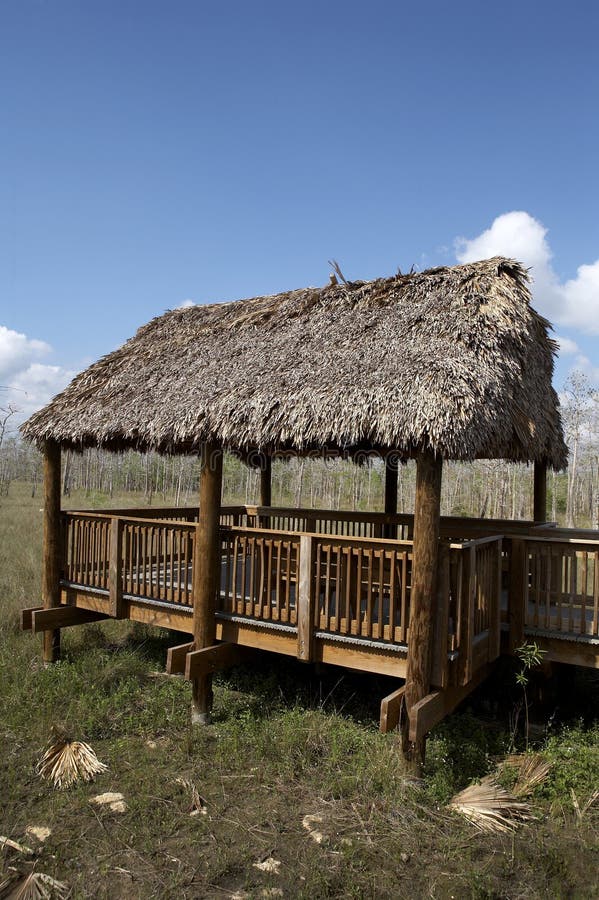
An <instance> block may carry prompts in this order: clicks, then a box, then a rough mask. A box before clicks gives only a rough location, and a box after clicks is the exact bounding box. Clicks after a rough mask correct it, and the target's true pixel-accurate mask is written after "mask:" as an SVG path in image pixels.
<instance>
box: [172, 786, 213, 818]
mask: <svg viewBox="0 0 599 900" xmlns="http://www.w3.org/2000/svg"><path fill="white" fill-rule="evenodd" d="M175 784H180V785H181V787H183V788H185V790H187V791H189V792H190V794H191V803H190V805H189V815H190V816H197V815H201V816H205V815H207V813H208V806H207V804H206V801H205V800H204V798H203V797H201V796H200V793H199V791H198V789H197V787H196V786H195V784H194V783H193V781H191V779H189V778H175Z"/></svg>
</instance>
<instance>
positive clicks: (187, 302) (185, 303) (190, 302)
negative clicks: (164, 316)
mask: <svg viewBox="0 0 599 900" xmlns="http://www.w3.org/2000/svg"><path fill="white" fill-rule="evenodd" d="M195 305H196V302H195V300H184V301H183V303H180V304H179V306H178V307H177V309H187V308H188V307H189V306H195Z"/></svg>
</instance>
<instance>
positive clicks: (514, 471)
mask: <svg viewBox="0 0 599 900" xmlns="http://www.w3.org/2000/svg"><path fill="white" fill-rule="evenodd" d="M597 463H598V458H597V453H596V452H595V453H594V454H593V453H591V452H589V448H588V446H585V447H584V448H580V447H579V450H578V460H577V465H576V478H575V480H574V481H573V479H572V476H571V472H570V471H568V472H566V473H559V474H556V473H553V472H550V474H549V478H548V492H547V493H548V514H549V517H550V519H551V520H552V521H557V522H559V523H560V524H566V523H567V522H569V523H570V524H573V525H576V526H578V527H595V528H598V527H599V492H598V478H599V473H598V466H597ZM0 471H1V474H2V480H1V484H2V491H3V493H5V494H6V493H8V490H9V488H10V484H11V482H13V481H19V482H28V483H29V484H30V485H31V490H32V493H35V492H36V491H37V489H38V487H39V486H40V485H41V480H42V459H41V455H40V454H39V453H38V452H37V451H36V450H35V449H34V448H32V447H29V446H27V445H24V444H23V443H21V442H18V441H16V440H15V439H10V440H8V441H6V442H5V445H4V447H3V448H2V450H1V464H0ZM415 481H416V467H415V464H414V463H413V462H409V463H407V464H406V465H402V466H400V467H399V474H398V508H399V510H400V511H404V512H411V511H412V510H413V508H414V492H415ZM272 485H273V504H274V505H277V506H308V507H320V508H326V509H337V508H339V509H344V508H345V509H359V510H380V509H382V508H383V487H384V466H383V464H382V462H381V461H380V460H375V461H373V463H372V464H371V465H366V466H357V465H354V464H353V463H352V462H349V461H344V460H338V459H337V460H323V459H306V460H302V459H296V458H292V459H289V460H275V461H274V463H273V474H272ZM198 489H199V462H198V459H197V458H196V457H189V456H175V457H167V456H159V455H158V454H154V453H150V454H145V455H141V454H138V453H133V452H128V453H123V454H113V453H107V452H103V451H98V450H89V451H85V452H84V453H73V452H66V453H63V462H62V493H63V497H64V505H65V506H69V504H70V503H71V502H76V503H77V504H83V503H85V505H90V506H97V505H110V504H114V505H121V504H122V505H136V504H138V503H141V504H144V505H145V504H147V505H149V506H152V505H153V506H160V505H171V504H173V505H175V506H193V505H194V504H196V503H197V497H198ZM258 497H259V476H258V472H257V471H256V470H255V469H251V468H249V467H248V466H246V465H245V464H244V463H242V462H241V461H240V460H238V459H236V458H235V457H232V456H226V458H225V466H224V500H225V502H226V503H257V502H258ZM442 510H443V514H444V515H459V516H481V517H485V516H486V517H489V518H499V519H501V518H508V519H527V518H531V516H532V467H531V466H525V465H510V464H507V463H505V462H502V461H483V460H479V461H477V462H474V463H471V464H467V463H447V464H446V465H445V467H444V474H443V496H442Z"/></svg>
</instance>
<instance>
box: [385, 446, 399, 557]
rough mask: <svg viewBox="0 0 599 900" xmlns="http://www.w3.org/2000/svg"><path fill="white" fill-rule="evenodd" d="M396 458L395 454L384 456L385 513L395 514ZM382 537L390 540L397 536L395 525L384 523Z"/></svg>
mask: <svg viewBox="0 0 599 900" xmlns="http://www.w3.org/2000/svg"><path fill="white" fill-rule="evenodd" d="M397 466H398V463H397V459H396V457H395V454H387V456H386V457H385V514H386V515H388V516H396V515H397ZM383 536H384V537H386V538H389V539H390V540H395V539H396V538H397V525H385V528H384V535H383Z"/></svg>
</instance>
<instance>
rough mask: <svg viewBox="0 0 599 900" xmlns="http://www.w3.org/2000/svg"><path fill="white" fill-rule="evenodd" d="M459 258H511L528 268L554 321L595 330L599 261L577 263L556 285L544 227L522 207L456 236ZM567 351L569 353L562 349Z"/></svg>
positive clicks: (598, 326)
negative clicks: (476, 231) (474, 234)
mask: <svg viewBox="0 0 599 900" xmlns="http://www.w3.org/2000/svg"><path fill="white" fill-rule="evenodd" d="M455 249H456V257H457V259H458V260H459V262H473V261H475V260H478V259H488V258H489V257H490V256H510V257H513V258H514V259H518V260H520V261H521V262H522V263H524V265H526V266H528V267H530V268H531V270H532V271H531V275H532V278H533V284H532V291H533V295H534V299H535V306H536V307H537V309H539V311H540V312H542V313H543V314H544V315H546V316H547V318H548V319H550V320H551V321H552V322H557V323H559V324H560V325H567V326H570V327H572V328H578V329H580V330H581V331H586V332H590V333H592V334H599V259H598V260H597V261H596V262H594V263H592V264H591V265H581V266H580V267H579V268H578V271H577V274H576V278H573V279H571V280H570V281H566V282H565V283H560V280H559V278H558V277H557V275H556V273H555V271H554V269H553V266H552V263H551V259H552V252H551V248H550V246H549V243H548V241H547V229H546V228H545V226H544V225H543V224H542V223H541V222H539V221H538V220H537V219H535V218H533V216H531V215H530V213H527V212H524V211H522V210H519V211H513V212H508V213H504V214H503V215H501V216H498V217H497V218H496V219H495V221H494V222H493V223H492V225H491V227H490V228H488V229H487V230H486V231H483V232H482V234H479V235H478V236H477V237H475V238H471V239H470V238H464V237H460V238H457V239H456V241H455ZM565 352H568V351H565Z"/></svg>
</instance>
